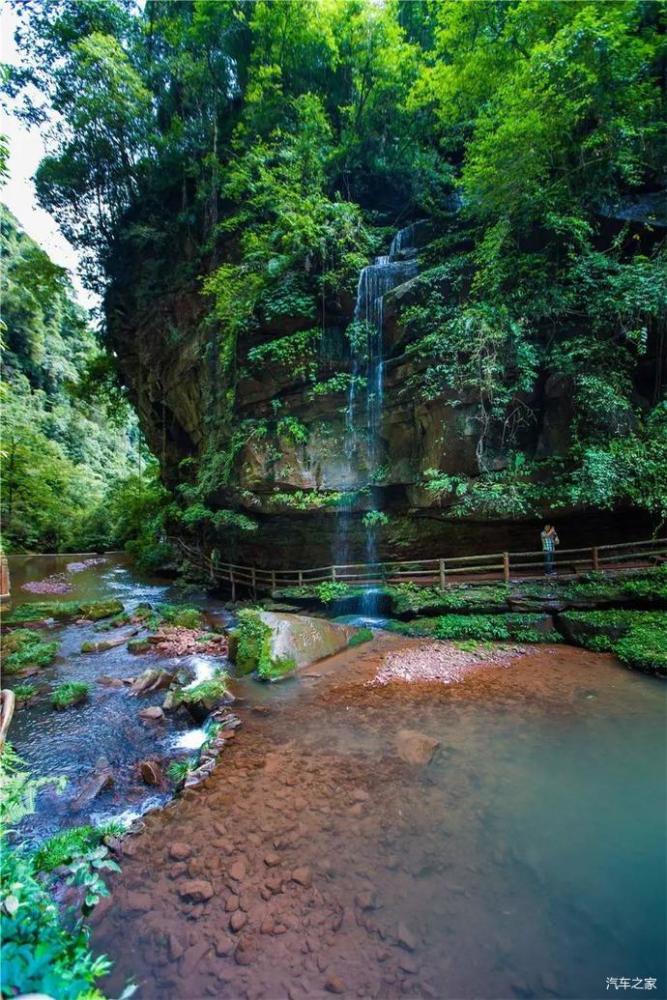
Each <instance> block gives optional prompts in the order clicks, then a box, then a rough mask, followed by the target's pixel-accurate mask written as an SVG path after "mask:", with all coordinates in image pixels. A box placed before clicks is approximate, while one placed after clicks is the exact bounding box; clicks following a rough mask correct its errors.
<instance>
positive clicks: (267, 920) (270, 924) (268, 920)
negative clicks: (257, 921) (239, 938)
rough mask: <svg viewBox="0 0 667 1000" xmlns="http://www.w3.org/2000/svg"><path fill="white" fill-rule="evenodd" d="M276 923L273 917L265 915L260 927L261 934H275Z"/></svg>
mask: <svg viewBox="0 0 667 1000" xmlns="http://www.w3.org/2000/svg"><path fill="white" fill-rule="evenodd" d="M274 928H275V923H274V920H273V917H264V919H263V920H262V923H261V926H260V928H259V932H260V934H273V931H274Z"/></svg>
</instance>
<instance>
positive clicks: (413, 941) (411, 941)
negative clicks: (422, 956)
mask: <svg viewBox="0 0 667 1000" xmlns="http://www.w3.org/2000/svg"><path fill="white" fill-rule="evenodd" d="M396 940H397V941H398V943H399V945H400V946H401V948H405V949H406V950H407V951H414V950H415V948H416V947H417V938H416V937H415V935H414V934H413V933H412V931H411V930H410V928H409V927H407V926H406V925H405V924H404V923H403V922H401V923H399V925H398V927H397V929H396Z"/></svg>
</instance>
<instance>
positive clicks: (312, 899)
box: [94, 633, 664, 1000]
mask: <svg viewBox="0 0 667 1000" xmlns="http://www.w3.org/2000/svg"><path fill="white" fill-rule="evenodd" d="M423 648H424V643H423V641H421V640H414V639H403V638H399V637H396V636H389V635H387V634H384V633H380V634H378V635H377V636H376V637H375V638H374V640H373V641H372V643H369V644H368V645H366V646H365V647H363V648H362V649H361V650H360V649H356V650H355V649H352V650H347V651H345V652H344V653H342V654H339V655H338V656H336V657H332V658H331V659H329V660H327V661H324V662H323V663H321V664H317V665H316V666H315V667H314V668H310V669H306V670H304V671H303V672H302V674H301V677H300V681H299V683H298V694H297V693H296V690H295V688H296V684H297V682H289V683H288V684H287V685H285V686H283V687H282V691H281V693H279V696H278V697H277V698H276V700H275V701H273V702H268V703H267V699H266V698H261V699H258V698H256V697H254V696H253V689H252V688H250V689H249V690H248V692H247V702H246V703H245V705H242V707H241V708H240V709H239V715H241V717H242V719H243V722H244V727H243V730H242V733H241V734H240V735H239V736H238V737H237V738H236V739H235V740H234V741H233V742H232V744H231V745H230V747H229V748H228V750H227V751H226V753H225V758H224V762H222V763H221V764H220V765H219V766H218V767H217V768H216V769H215V771H214V772H213V774H212V775H211V777H210V778H209V779H208V780H207V781H206V782H205V783H204V784H203V785H201V786H200V787H199V788H197V789H196V790H193V791H191V792H188V793H187V795H186V796H185V797H184V798H183V799H181V800H179V801H177V802H175V803H173V804H172V805H170V806H169V807H168V808H167V809H166V810H164V811H163V812H161V813H155V814H151V815H149V816H147V817H146V819H145V824H144V826H145V828H144V831H143V832H142V833H141V834H140V835H138V836H136V837H133V838H131V839H130V840H128V841H127V842H126V845H125V853H124V858H123V873H122V875H121V876H119V877H118V878H117V879H115V880H114V885H113V892H112V897H111V900H110V902H109V903H108V904H105V906H104V910H99V909H98V911H96V914H95V916H94V920H95V924H96V928H95V935H94V944H95V947H96V948H97V949H99V950H103V951H105V952H106V953H107V954H109V955H110V957H111V958H113V959H114V961H115V967H114V972H113V974H112V977H111V979H110V982H109V989H110V990H111V991H117V990H119V989H120V987H121V985H122V983H123V982H124V981H125V980H126V979H127V978H133V979H134V980H135V981H136V982H137V983H138V985H139V993H138V995H139V996H141V997H142V998H143V997H145V998H152V997H157V996H169V997H171V998H181V997H183V998H188V1000H193V998H195V997H205V996H220V997H248V998H259V997H262V996H263V997H272V998H273V997H283V996H284V997H289V998H292V1000H293V998H295V997H302V996H303V997H313V996H326V995H329V994H331V993H334V994H336V993H340V994H341V995H350V996H351V995H357V996H373V997H383V998H385V997H387V998H390V997H394V996H402V995H411V996H428V997H468V996H485V997H492V996H493V997H497V996H510V997H511V996H517V997H520V996H571V997H575V996H587V997H594V996H602V995H604V974H605V970H606V971H607V972H608V970H609V969H611V968H613V969H615V968H616V967H617V966H618V963H619V961H621V959H622V964H624V967H625V964H627V966H628V968H630V967H633V968H642V969H644V968H646V969H651V970H655V971H657V972H658V975H660V973H661V970H660V969H658V968H657V966H659V965H660V963H661V959H660V955H661V944H660V940H661V928H662V922H661V920H662V918H661V904H660V902H659V900H658V898H657V897H656V895H655V893H654V892H653V887H654V886H655V885H656V884H657V881H656V876H657V875H658V874H659V871H660V870H661V865H663V864H664V855H663V854H662V852H661V848H660V846H659V844H660V837H661V834H660V830H661V829H662V827H663V826H664V813H663V814H662V818H661V815H660V810H659V808H658V806H659V804H658V803H656V802H655V789H656V788H657V787H660V777H659V774H658V771H659V768H660V765H659V764H657V763H656V761H655V757H654V758H653V764H651V761H649V760H646V759H645V756H644V749H643V746H644V737H645V736H646V734H647V732H648V733H649V734H650V739H651V740H652V741H653V748H654V751H657V750H658V749H659V741H660V740H661V739H662V740H663V743H664V733H663V735H662V736H661V735H660V733H661V732H662V729H661V724H662V718H663V716H662V714H661V713H662V710H663V707H662V702H661V701H659V700H657V699H658V696H659V692H660V693H662V689H661V686H660V684H659V683H658V682H656V681H653V680H651V679H647V678H644V677H641V676H639V675H634V674H631V673H630V672H628V671H624V670H623V669H622V668H621V667H619V666H618V665H617V664H616V663H615V662H614V661H613V659H612V658H611V657H610V656H607V655H604V654H597V653H592V652H586V651H582V650H575V649H571V648H568V647H558V646H556V647H552V646H543V647H539V648H532V649H527V650H525V649H524V650H521V651H520V652H519V651H517V655H516V656H514V657H513V658H512V659H511V660H510V661H509V663H508V664H507V665H506V666H498V665H496V666H488V665H484V664H483V663H480V664H479V665H478V666H477V667H474V668H472V669H470V670H469V671H468V672H467V673H466V675H465V676H463V677H459V678H457V681H456V683H453V684H442V683H438V684H415V685H406V684H405V683H390V684H387V685H382V686H380V685H376V684H372V683H369V682H372V681H373V679H374V678H376V677H377V675H378V673H380V674H381V672H382V670H383V667H384V666H385V665H386V663H387V657H388V656H389V657H391V656H399V657H400V656H401V655H402V654H403V655H406V656H407V655H408V654H410V655H412V654H413V653H414V652H415V651H419V650H420V649H423ZM290 688H292V690H291V691H290ZM637 726H639V727H643V734H641V735H640V734H639V733H638V730H637V728H636V727H637ZM405 729H408V730H411V731H413V732H416V733H418V734H419V735H420V736H422V737H424V738H425V739H426V740H427V741H429V742H430V744H431V746H432V753H431V757H429V758H428V759H429V760H431V762H430V763H427V761H426V760H422V761H421V762H420V763H416V762H412V763H408V760H407V759H406V754H405V753H403V754H402V753H401V746H402V744H403V745H404V743H405V736H404V735H402V731H403V730H405ZM638 736H639V739H638ZM431 758H432V759H431ZM408 759H409V758H408ZM584 760H585V761H586V764H585V767H582V762H583V761H584ZM630 773H632V774H634V776H635V780H634V787H633V790H632V792H631V793H630V795H631V799H632V804H633V808H635V807H636V806H637V804H638V802H639V801H640V800H641V799H642V796H643V795H645V794H648V791H649V789H651V794H652V795H653V804H652V805H651V804H649V802H648V801H643V800H642V804H641V805H640V806H639V808H640V811H642V812H643V820H642V824H643V833H641V834H640V835H639V841H640V844H639V849H638V848H637V829H636V820H635V819H632V818H630V814H629V813H628V811H627V809H626V804H627V796H628V794H629V793H628V785H627V782H626V775H629V774H630ZM649 798H650V796H649ZM647 810H648V811H647ZM609 823H612V825H613V826H614V829H615V839H614V842H613V843H612V842H609V840H608V838H606V839H605V837H604V835H603V831H604V830H605V829H607V828H608V824H609ZM663 832H664V831H663ZM631 843H633V844H634V851H635V853H634V854H633V862H632V864H631V865H628V862H627V858H628V854H627V853H626V852H627V851H628V850H629V847H630V844H631ZM587 844H595V845H596V849H595V852H594V853H591V850H590V849H586V846H585V845H587ZM616 865H618V868H616V867H615V866H616ZM612 869H613V870H615V871H617V872H618V877H617V879H616V881H615V883H614V885H613V886H610V885H609V882H608V879H607V872H608V871H609V870H612ZM619 893H620V894H621V895H622V896H623V898H624V900H625V907H624V910H623V912H619V910H618V906H617V902H616V901H617V899H618V894H619ZM663 912H664V911H663ZM650 974H651V975H653V974H654V973H653V971H651V973H650Z"/></svg>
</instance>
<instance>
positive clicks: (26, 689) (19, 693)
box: [14, 684, 37, 701]
mask: <svg viewBox="0 0 667 1000" xmlns="http://www.w3.org/2000/svg"><path fill="white" fill-rule="evenodd" d="M14 694H15V695H16V699H17V701H29V699H30V698H34V696H35V695H36V694H37V688H36V687H35V685H34V684H17V685H16V687H15V688H14Z"/></svg>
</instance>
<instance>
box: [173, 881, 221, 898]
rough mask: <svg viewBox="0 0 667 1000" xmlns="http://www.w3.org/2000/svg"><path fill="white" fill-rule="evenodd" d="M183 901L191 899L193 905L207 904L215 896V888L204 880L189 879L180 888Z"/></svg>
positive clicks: (179, 891)
mask: <svg viewBox="0 0 667 1000" xmlns="http://www.w3.org/2000/svg"><path fill="white" fill-rule="evenodd" d="M178 894H179V896H180V897H181V899H189V900H190V901H191V902H193V903H202V902H206V900H207V899H211V897H212V896H213V886H212V885H211V883H210V882H207V881H206V879H203V878H193V879H187V881H185V882H182V883H181V884H180V886H179V887H178Z"/></svg>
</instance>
